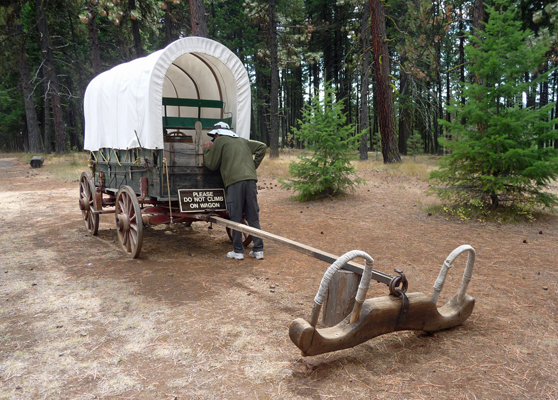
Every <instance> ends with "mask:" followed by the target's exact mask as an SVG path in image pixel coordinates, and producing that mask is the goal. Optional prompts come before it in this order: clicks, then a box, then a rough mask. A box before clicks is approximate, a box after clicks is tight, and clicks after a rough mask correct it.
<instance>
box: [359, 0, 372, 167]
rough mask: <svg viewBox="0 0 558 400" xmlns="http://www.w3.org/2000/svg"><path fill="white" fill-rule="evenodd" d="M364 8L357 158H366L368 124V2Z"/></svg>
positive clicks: (362, 159) (363, 159)
mask: <svg viewBox="0 0 558 400" xmlns="http://www.w3.org/2000/svg"><path fill="white" fill-rule="evenodd" d="M363 8H364V10H363V12H362V25H361V35H360V36H361V38H362V50H363V54H362V65H361V68H362V69H361V74H362V83H361V85H362V87H361V88H360V131H361V132H362V136H361V137H360V147H359V153H360V155H359V160H361V161H365V160H368V135H367V132H368V129H369V128H370V125H369V115H368V87H369V86H370V82H369V76H370V71H369V70H368V67H369V61H368V59H369V56H370V50H369V48H370V29H368V28H369V26H370V24H369V20H370V8H369V7H368V4H366V3H365V4H364V7H363Z"/></svg>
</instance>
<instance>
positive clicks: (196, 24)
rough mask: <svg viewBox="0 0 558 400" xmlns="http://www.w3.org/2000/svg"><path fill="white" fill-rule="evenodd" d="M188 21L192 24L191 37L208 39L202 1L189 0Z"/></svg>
mask: <svg viewBox="0 0 558 400" xmlns="http://www.w3.org/2000/svg"><path fill="white" fill-rule="evenodd" d="M190 20H191V23H192V36H201V37H205V38H208V37H209V32H208V30H207V21H206V18H205V5H204V3H203V0H190Z"/></svg>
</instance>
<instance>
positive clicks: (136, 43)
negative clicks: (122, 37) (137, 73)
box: [128, 0, 144, 57]
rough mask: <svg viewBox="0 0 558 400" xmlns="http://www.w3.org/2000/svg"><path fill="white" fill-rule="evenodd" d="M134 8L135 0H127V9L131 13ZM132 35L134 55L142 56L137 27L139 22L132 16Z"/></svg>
mask: <svg viewBox="0 0 558 400" xmlns="http://www.w3.org/2000/svg"><path fill="white" fill-rule="evenodd" d="M135 9H136V0H128V11H129V12H130V15H132V11H134V10H135ZM131 21H132V22H131V23H132V37H133V38H134V49H135V51H136V57H142V56H143V54H144V52H143V46H142V45H141V34H140V29H139V22H138V20H137V19H135V18H132V19H131Z"/></svg>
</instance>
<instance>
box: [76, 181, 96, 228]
mask: <svg viewBox="0 0 558 400" xmlns="http://www.w3.org/2000/svg"><path fill="white" fill-rule="evenodd" d="M94 197H95V184H94V183H93V179H91V174H90V173H89V172H82V173H81V177H80V179H79V209H80V210H81V216H82V217H83V222H84V223H85V227H86V228H87V230H88V231H89V232H91V234H92V235H96V234H97V232H98V231H99V214H95V213H94V212H93V202H94V200H95V199H94Z"/></svg>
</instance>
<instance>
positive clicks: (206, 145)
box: [203, 142, 213, 148]
mask: <svg viewBox="0 0 558 400" xmlns="http://www.w3.org/2000/svg"><path fill="white" fill-rule="evenodd" d="M211 146H213V142H205V143H204V144H203V147H206V148H207V147H211Z"/></svg>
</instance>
